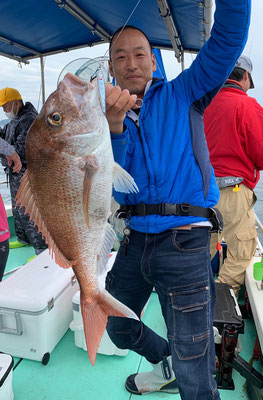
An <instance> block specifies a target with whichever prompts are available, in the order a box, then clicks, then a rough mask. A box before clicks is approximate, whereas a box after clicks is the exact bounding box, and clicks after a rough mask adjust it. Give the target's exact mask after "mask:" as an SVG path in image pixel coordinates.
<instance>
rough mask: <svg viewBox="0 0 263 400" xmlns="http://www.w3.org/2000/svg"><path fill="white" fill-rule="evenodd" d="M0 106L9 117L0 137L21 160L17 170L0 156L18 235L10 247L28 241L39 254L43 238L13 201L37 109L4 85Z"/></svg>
mask: <svg viewBox="0 0 263 400" xmlns="http://www.w3.org/2000/svg"><path fill="white" fill-rule="evenodd" d="M0 107H3V110H4V112H5V114H6V116H7V118H9V119H10V120H11V121H10V122H8V123H7V124H6V125H5V126H4V127H3V128H0V137H1V138H3V139H4V140H6V141H7V142H8V143H9V144H11V145H12V146H13V147H14V149H15V151H16V153H17V154H18V155H19V157H20V159H21V163H22V168H21V170H20V172H19V173H18V172H16V171H15V170H14V168H13V166H12V165H8V160H7V159H6V157H4V156H0V157H1V163H2V165H3V167H4V170H5V173H6V174H7V178H8V181H9V185H10V193H11V201H12V212H13V216H14V225H15V231H16V235H17V239H18V241H16V242H11V243H10V248H14V247H20V246H23V245H29V244H31V245H32V246H33V247H34V248H35V252H36V254H40V253H41V252H42V251H43V250H45V249H46V248H47V246H46V244H45V241H44V239H43V238H42V235H41V233H39V232H38V228H37V227H36V226H34V224H33V222H32V221H30V220H29V215H28V214H26V215H25V214H24V208H23V207H22V208H20V209H19V208H18V207H17V206H16V203H15V197H16V193H17V191H18V188H19V186H20V182H21V179H22V176H23V174H24V172H25V170H26V168H27V162H26V153H25V144H26V135H27V132H28V130H29V128H30V126H31V125H32V123H33V121H34V120H35V118H36V117H37V111H36V109H35V107H34V106H33V105H32V104H31V103H30V102H26V103H25V104H24V102H23V100H22V97H21V94H20V93H19V92H18V90H16V89H13V88H8V87H6V88H4V89H1V90H0Z"/></svg>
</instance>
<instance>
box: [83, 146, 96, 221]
mask: <svg viewBox="0 0 263 400" xmlns="http://www.w3.org/2000/svg"><path fill="white" fill-rule="evenodd" d="M83 169H84V171H85V175H84V181H83V204H84V213H85V217H86V221H87V224H88V227H89V201H90V192H91V188H92V182H93V177H94V175H95V174H96V172H97V171H98V169H99V165H98V163H97V159H96V156H95V155H94V154H89V155H88V156H87V157H85V161H84V163H83Z"/></svg>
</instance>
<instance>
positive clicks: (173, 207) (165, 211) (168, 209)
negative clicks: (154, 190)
mask: <svg viewBox="0 0 263 400" xmlns="http://www.w3.org/2000/svg"><path fill="white" fill-rule="evenodd" d="M161 211H162V215H178V213H177V204H176V203H174V204H172V203H162V207H161Z"/></svg>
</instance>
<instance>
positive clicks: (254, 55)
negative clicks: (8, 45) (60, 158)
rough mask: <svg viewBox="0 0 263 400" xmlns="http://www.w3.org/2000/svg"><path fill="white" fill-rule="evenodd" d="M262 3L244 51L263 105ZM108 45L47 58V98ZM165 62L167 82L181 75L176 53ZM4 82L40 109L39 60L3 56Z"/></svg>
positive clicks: (0, 82) (257, 2) (256, 0)
mask: <svg viewBox="0 0 263 400" xmlns="http://www.w3.org/2000/svg"><path fill="white" fill-rule="evenodd" d="M262 15H263V1H262V0H252V19H251V25H250V32H249V38H248V42H247V45H246V48H245V50H244V54H246V55H248V56H249V57H250V58H251V59H252V62H253V67H254V70H253V73H252V76H253V81H254V83H255V89H253V90H250V91H249V95H250V96H253V97H255V98H256V99H257V101H258V102H259V103H260V104H261V105H262V106H263V74H262V72H263V56H262V43H261V41H262V36H263V24H262ZM107 49H108V45H99V46H95V47H93V48H86V49H82V50H74V51H71V52H69V53H62V54H60V55H56V56H49V57H46V60H45V81H46V97H47V96H48V95H49V94H50V93H51V92H53V91H54V90H55V88H56V85H57V80H58V76H59V74H60V72H61V70H62V69H63V68H64V67H65V66H66V65H67V64H68V63H69V62H71V61H73V60H74V59H77V58H94V57H99V56H104V55H105V53H106V51H107ZM162 55H163V60H164V64H165V70H166V74H167V76H168V79H172V78H174V77H175V76H176V75H178V73H180V72H181V67H180V65H179V64H178V62H177V61H176V59H175V57H174V55H173V52H171V51H163V52H162ZM191 61H192V56H191V55H186V67H187V66H188V65H190V63H191ZM0 66H1V79H0V88H3V87H6V86H8V87H14V88H16V89H18V90H19V92H20V93H21V95H22V97H23V99H24V100H25V101H31V102H32V103H33V104H34V106H35V107H36V108H37V109H38V111H39V110H40V108H41V106H42V101H41V95H40V85H41V80H40V62H39V60H32V61H30V64H29V65H24V64H22V68H20V67H19V65H18V63H17V62H16V61H13V60H9V59H7V58H5V57H2V56H0ZM5 118H6V117H5V114H4V113H3V111H2V108H0V120H2V119H5Z"/></svg>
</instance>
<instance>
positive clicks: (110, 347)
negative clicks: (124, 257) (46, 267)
mask: <svg viewBox="0 0 263 400" xmlns="http://www.w3.org/2000/svg"><path fill="white" fill-rule="evenodd" d="M116 254H117V252H113V253H112V254H111V257H110V259H109V262H108V265H107V270H106V272H105V274H103V275H101V276H100V277H99V283H100V286H101V287H104V286H105V278H106V274H107V272H108V271H109V270H110V269H111V268H112V265H113V263H114V260H115V258H116ZM72 302H73V321H72V322H71V324H70V329H71V330H72V331H73V332H74V335H75V345H76V346H77V347H81V348H82V349H84V350H86V351H87V346H86V341H85V336H84V329H83V321H82V315H81V309H80V292H79V291H77V292H76V293H75V295H74V296H73V299H72ZM98 353H100V354H106V355H117V356H126V355H127V354H128V350H122V349H118V347H116V346H115V344H113V342H112V341H111V339H110V338H109V335H108V333H107V331H106V330H105V332H104V334H103V336H102V338H101V342H100V345H99V348H98Z"/></svg>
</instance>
